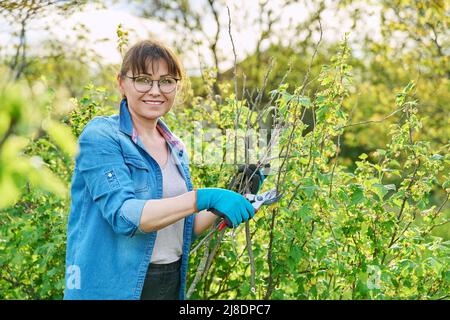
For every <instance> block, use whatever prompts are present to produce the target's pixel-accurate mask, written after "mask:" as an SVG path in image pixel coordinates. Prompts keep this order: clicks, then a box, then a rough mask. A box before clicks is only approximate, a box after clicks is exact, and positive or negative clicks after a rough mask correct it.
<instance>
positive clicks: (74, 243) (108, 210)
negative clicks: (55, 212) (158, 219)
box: [64, 100, 195, 299]
mask: <svg viewBox="0 0 450 320" xmlns="http://www.w3.org/2000/svg"><path fill="white" fill-rule="evenodd" d="M157 128H158V130H159V131H160V132H161V134H162V135H163V136H164V138H165V139H166V141H167V142H168V144H169V147H170V149H171V154H172V157H174V158H175V163H176V164H177V167H178V169H179V170H180V173H181V174H182V176H183V177H184V180H185V182H186V186H187V189H188V190H189V191H191V190H192V189H193V187H192V182H191V179H190V174H189V166H188V164H189V158H188V154H187V152H186V149H185V147H184V144H183V143H182V142H181V140H179V139H178V138H177V137H176V136H175V135H173V134H172V133H171V132H170V130H169V129H168V128H167V126H166V125H165V124H164V122H163V121H162V120H161V119H159V120H158V124H157ZM134 132H135V131H134V129H133V124H132V121H131V115H130V113H129V111H128V106H127V102H126V100H122V102H121V105H120V114H119V115H113V116H110V117H105V116H101V117H95V118H93V119H92V120H91V121H90V122H89V123H88V124H87V125H86V127H85V128H84V129H83V132H82V133H81V135H80V137H79V140H78V142H79V147H80V152H79V154H78V156H77V158H76V164H75V169H74V173H73V177H72V186H71V207H70V215H69V221H68V227H67V228H68V231H67V251H66V275H65V276H66V278H65V280H66V282H65V290H64V299H140V296H141V291H142V287H143V285H144V280H145V276H146V272H147V268H148V265H149V263H150V258H151V255H152V250H153V246H154V243H155V239H156V234H157V231H154V232H148V233H145V232H143V231H142V230H140V228H139V222H140V218H141V213H142V209H143V207H144V205H145V203H146V201H147V200H149V199H160V198H162V195H163V190H162V186H163V183H162V174H161V169H160V167H159V165H158V163H157V162H156V161H155V160H154V159H153V158H152V157H151V156H150V155H149V154H148V153H147V152H146V151H145V147H144V146H143V144H142V142H141V141H140V140H139V138H135V139H133V133H134ZM194 219H195V214H194V213H193V214H192V215H190V216H188V217H186V219H185V224H184V234H183V254H182V264H181V285H180V293H179V298H180V299H185V291H186V273H187V267H188V260H189V251H190V246H191V241H192V240H193V236H194V232H193V227H194Z"/></svg>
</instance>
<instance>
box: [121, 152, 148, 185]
mask: <svg viewBox="0 0 450 320" xmlns="http://www.w3.org/2000/svg"><path fill="white" fill-rule="evenodd" d="M124 160H125V163H126V164H127V166H128V168H129V169H130V173H131V179H132V180H133V185H134V191H135V192H136V193H142V192H147V191H148V187H149V181H148V180H149V169H148V167H147V166H146V164H145V162H144V161H143V160H142V159H138V158H135V157H124Z"/></svg>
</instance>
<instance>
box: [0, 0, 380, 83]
mask: <svg viewBox="0 0 450 320" xmlns="http://www.w3.org/2000/svg"><path fill="white" fill-rule="evenodd" d="M329 1H330V3H333V1H332V0H329ZM278 2H279V0H271V1H270V2H269V4H270V6H271V8H272V9H273V10H274V11H275V12H276V11H277V10H278V7H277V6H278ZM202 3H204V0H191V4H192V6H193V7H194V8H198V9H200V10H202V8H201V5H202ZM227 5H228V6H229V8H230V12H231V19H232V31H231V33H232V36H233V40H234V43H235V46H236V48H237V57H238V61H239V60H242V59H244V58H245V57H246V56H247V55H248V54H249V53H251V52H252V51H253V49H254V47H255V43H256V37H255V34H257V33H258V30H257V26H256V25H255V24H251V23H242V21H254V20H255V19H256V18H257V17H256V12H257V6H258V0H248V1H231V0H227ZM310 10H311V8H310V7H308V6H306V7H305V5H304V4H303V3H299V4H296V5H294V6H293V7H292V8H291V9H290V10H289V11H288V12H286V14H285V15H284V16H283V20H282V23H281V24H286V25H287V22H288V21H289V18H292V19H294V20H296V21H303V20H304V19H306V17H307V16H308V14H309V11H310ZM374 10H376V8H375V9H374ZM132 11H133V10H132V9H131V7H130V5H128V4H127V3H126V1H122V2H119V3H116V4H114V5H109V6H108V7H107V8H105V9H100V8H96V7H95V6H93V5H88V6H87V7H86V8H85V10H83V11H82V12H78V13H75V14H73V15H72V16H70V17H69V18H64V17H61V16H58V15H56V14H54V13H50V14H48V15H47V16H45V17H42V18H40V19H36V20H34V21H33V22H32V23H31V25H30V27H31V28H30V30H29V32H28V43H29V45H30V47H31V50H33V49H35V50H39V43H40V42H41V41H42V40H44V39H46V38H48V37H49V36H53V37H57V38H59V39H60V40H64V39H71V38H72V40H71V41H70V42H71V43H76V42H77V41H76V39H74V37H75V34H74V32H73V31H72V28H73V27H74V26H77V25H80V24H84V25H85V26H86V28H87V29H88V30H90V36H89V41H88V42H89V43H88V46H89V47H90V48H92V49H93V50H95V52H97V53H98V54H99V55H100V56H101V57H102V58H103V60H104V62H105V63H117V64H119V63H120V62H121V55H120V53H119V51H118V49H117V35H116V30H117V26H118V25H119V24H122V25H123V27H124V28H125V29H126V30H134V31H133V33H132V34H131V35H130V42H131V43H132V42H134V41H135V40H138V39H143V38H146V37H148V35H149V33H152V34H154V35H155V36H157V37H158V38H159V39H160V40H163V41H166V40H173V39H176V35H175V34H173V33H171V32H168V30H167V28H165V26H164V25H163V24H162V23H160V22H157V21H155V20H151V19H144V18H141V17H138V16H137V15H135V14H133V12H132ZM347 14H348V13H347V12H344V11H340V12H338V14H336V12H335V11H325V12H324V13H323V14H322V27H323V30H324V32H323V38H324V39H323V40H324V41H327V40H328V41H336V40H339V39H342V37H343V35H344V33H345V32H346V31H349V28H350V26H351V22H350V21H349V19H346V18H345V17H346V15H347ZM220 20H221V23H222V24H223V25H225V26H228V15H227V12H226V11H225V12H221V13H220ZM49 23H51V24H53V25H54V27H53V28H52V33H53V35H49V33H48V32H43V28H44V26H45V25H46V24H49ZM203 23H204V26H205V29H206V30H207V32H208V33H209V34H214V32H215V24H214V21H213V19H212V18H210V19H205V20H204V21H203ZM362 28H363V29H365V30H366V32H370V33H371V34H372V35H374V34H375V35H376V34H377V33H379V21H378V20H377V18H376V15H374V16H372V17H368V18H367V19H366V20H365V25H364V26H362ZM224 29H225V30H224V32H226V33H224V34H221V41H220V42H219V48H220V49H221V51H222V52H223V53H224V56H225V57H228V59H226V61H224V63H223V64H222V65H221V66H220V67H221V69H223V70H225V69H228V68H230V67H231V66H232V65H233V53H232V44H231V41H230V38H229V35H228V29H227V28H224ZM12 31H13V29H12V28H11V26H9V25H7V24H5V21H0V44H1V43H7V44H10V45H11V44H12V43H13V42H14V39H17V38H13V37H12V36H11V32H12ZM357 36H361V34H359V35H350V39H351V37H357ZM318 37H319V34H318V33H317V34H314V35H313V38H314V39H315V40H316V41H317V40H318ZM100 39H106V41H99V40H100ZM356 50H357V48H356ZM200 52H201V54H202V55H203V56H204V59H205V62H206V63H207V64H212V58H211V57H209V55H208V54H207V53H208V50H207V49H206V48H200ZM182 59H183V63H184V65H185V67H186V69H187V71H188V74H192V75H193V74H197V73H198V71H199V61H198V57H197V55H190V56H189V55H186V56H184V57H182Z"/></svg>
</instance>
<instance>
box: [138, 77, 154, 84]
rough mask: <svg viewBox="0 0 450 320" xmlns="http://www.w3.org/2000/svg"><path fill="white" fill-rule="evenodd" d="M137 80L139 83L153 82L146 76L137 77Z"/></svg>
mask: <svg viewBox="0 0 450 320" xmlns="http://www.w3.org/2000/svg"><path fill="white" fill-rule="evenodd" d="M136 82H138V83H146V84H147V83H150V82H151V80H150V79H148V78H145V77H139V78H136Z"/></svg>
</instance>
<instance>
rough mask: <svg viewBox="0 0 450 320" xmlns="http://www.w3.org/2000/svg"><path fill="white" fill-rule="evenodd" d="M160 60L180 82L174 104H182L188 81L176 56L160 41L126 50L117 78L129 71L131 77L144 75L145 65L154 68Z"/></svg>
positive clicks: (148, 42)
mask: <svg viewBox="0 0 450 320" xmlns="http://www.w3.org/2000/svg"><path fill="white" fill-rule="evenodd" d="M160 59H162V60H164V61H165V62H166V63H167V67H168V71H169V74H171V75H172V76H174V77H176V78H177V79H180V80H181V88H180V91H181V92H180V94H177V97H176V99H175V101H176V102H175V104H179V103H183V102H184V101H185V99H186V97H187V96H188V95H189V91H190V90H189V89H190V82H189V79H188V78H187V76H186V73H185V70H184V67H183V64H182V63H181V61H180V59H179V58H178V56H177V55H176V54H175V53H174V52H173V51H172V50H171V49H170V48H169V47H168V46H166V45H165V44H164V43H162V42H160V41H157V40H142V41H139V42H138V43H136V44H134V45H133V46H132V47H131V48H130V49H128V51H127V52H126V53H125V56H124V57H123V61H122V66H121V68H120V73H119V76H120V77H123V76H125V75H126V73H127V72H128V71H129V70H131V72H132V73H133V76H135V75H138V74H142V73H146V72H147V65H148V64H149V63H151V64H152V67H154V66H155V64H157V63H158V62H159V60H160ZM123 98H125V96H123Z"/></svg>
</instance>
